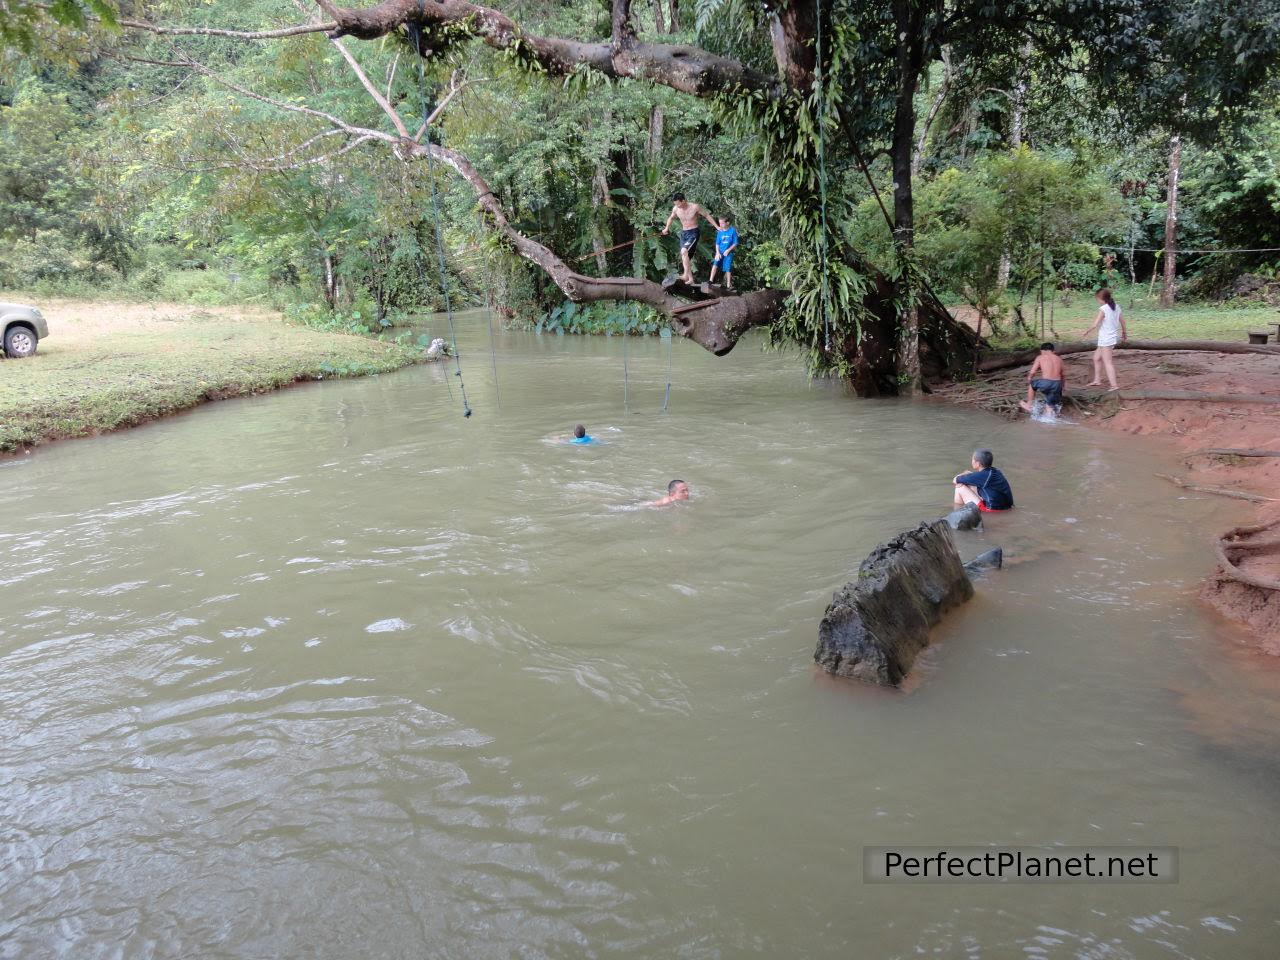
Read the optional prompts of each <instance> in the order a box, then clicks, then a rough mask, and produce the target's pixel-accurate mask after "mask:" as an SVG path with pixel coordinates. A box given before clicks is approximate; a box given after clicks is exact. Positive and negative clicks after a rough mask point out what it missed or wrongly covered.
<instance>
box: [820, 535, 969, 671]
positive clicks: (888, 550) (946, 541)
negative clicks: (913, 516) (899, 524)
mask: <svg viewBox="0 0 1280 960" xmlns="http://www.w3.org/2000/svg"><path fill="white" fill-rule="evenodd" d="M972 596H973V584H972V583H970V582H969V577H968V575H967V574H966V573H965V569H964V567H963V565H962V564H961V563H960V555H959V554H958V553H956V547H955V544H954V543H953V542H952V539H951V531H950V530H949V529H948V528H947V523H946V521H945V520H931V521H928V522H926V523H922V524H920V526H918V527H916V528H915V529H914V530H908V531H906V532H905V533H900V534H898V536H896V537H894V538H893V539H892V540H890V541H889V542H888V543H883V544H881V545H880V546H878V547H876V548H875V549H874V550H872V551H871V553H870V555H869V556H868V557H867V559H865V560H863V561H862V564H861V565H860V566H859V567H858V577H857V579H856V580H854V581H853V582H851V583H847V584H845V586H843V587H842V588H841V589H840V590H839V591H837V592H836V594H835V596H834V597H833V598H832V600H831V605H830V606H829V607H827V612H826V615H825V616H824V617H823V618H822V624H821V625H820V626H819V627H818V646H817V649H816V650H815V651H814V653H813V659H814V660H815V661H816V662H817V664H818V665H819V666H820V667H822V669H823V670H825V671H827V672H828V673H832V674H835V675H836V676H840V677H852V678H854V679H856V680H864V681H866V682H868V683H875V684H881V685H883V686H897V685H898V684H900V683H901V682H902V680H903V678H904V677H905V676H906V675H907V672H908V671H909V670H910V669H911V666H912V664H913V663H915V659H916V657H917V656H918V655H919V654H920V651H921V650H923V649H924V648H925V647H926V646H928V644H929V630H930V628H931V627H933V626H934V625H935V624H937V623H938V621H939V620H941V619H942V615H943V614H944V613H946V612H947V611H948V610H951V609H952V608H953V607H958V606H959V605H960V604H962V603H964V602H965V601H967V600H968V599H969V598H970V597H972Z"/></svg>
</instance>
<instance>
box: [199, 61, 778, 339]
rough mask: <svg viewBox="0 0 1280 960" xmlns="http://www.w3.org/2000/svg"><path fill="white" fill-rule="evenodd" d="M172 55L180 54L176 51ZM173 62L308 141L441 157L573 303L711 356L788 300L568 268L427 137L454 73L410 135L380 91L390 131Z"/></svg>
mask: <svg viewBox="0 0 1280 960" xmlns="http://www.w3.org/2000/svg"><path fill="white" fill-rule="evenodd" d="M333 43H334V45H335V46H336V47H338V49H339V50H340V51H341V52H342V54H343V59H344V60H346V62H347V64H348V66H350V67H351V69H352V71H353V72H354V73H355V74H356V76H357V78H358V79H359V80H360V82H361V85H362V86H364V88H365V89H366V91H368V92H369V93H370V94H371V95H372V94H373V93H374V92H376V87H374V86H373V84H372V83H371V82H370V81H369V78H368V75H367V74H366V73H365V72H364V70H363V69H362V68H361V67H360V65H359V63H358V62H357V61H356V60H355V58H353V57H351V55H350V53H349V52H348V51H346V50H345V49H343V48H342V45H341V41H340V40H338V39H336V38H335V39H334V40H333ZM178 56H180V57H182V55H181V54H179V55H178ZM175 65H181V66H183V67H185V68H187V69H190V70H192V71H195V72H197V73H200V74H203V75H204V76H207V77H208V78H209V79H210V80H212V81H213V82H214V83H217V84H219V85H220V86H223V87H226V88H227V89H228V90H232V91H234V92H235V93H238V94H240V95H242V96H245V97H249V98H250V99H253V100H256V101H258V102H260V103H264V104H267V105H269V106H272V107H275V108H277V109H280V110H284V111H288V112H290V113H295V114H300V115H302V116H306V117H310V118H312V119H318V120H323V121H324V122H326V123H328V124H329V125H330V126H331V128H332V129H331V130H329V131H326V132H325V133H324V134H320V135H317V136H313V137H311V138H310V139H309V140H308V141H306V143H311V142H314V141H316V140H318V139H319V138H320V137H321V136H328V135H331V134H333V135H336V134H342V135H344V136H346V137H348V138H349V140H348V144H347V145H346V146H344V147H343V151H345V150H347V149H349V148H350V147H351V146H354V145H355V144H357V143H365V142H369V141H374V142H380V143H382V144H384V145H385V146H387V147H389V148H390V149H391V150H392V151H393V152H394V153H395V155H396V156H397V157H398V158H399V159H401V160H405V161H409V160H421V159H426V158H427V157H428V155H430V157H431V159H432V160H435V161H436V162H438V163H442V164H444V165H445V166H447V167H449V168H450V169H452V170H454V171H455V172H456V173H458V174H459V175H460V176H461V177H462V179H463V180H465V181H466V183H467V185H468V186H470V187H471V189H472V191H473V192H474V193H475V196H476V204H477V206H478V207H479V208H480V210H481V211H483V214H484V216H485V219H486V221H487V222H488V224H489V225H490V227H491V228H492V229H494V230H495V231H496V232H497V233H498V234H499V235H501V236H502V237H503V239H504V240H506V241H507V242H508V243H509V244H510V245H511V247H512V248H513V249H514V250H515V252H516V253H518V254H519V255H520V256H521V257H523V258H524V259H526V260H528V261H529V262H531V263H533V264H535V265H536V266H538V267H539V268H540V269H542V270H543V271H544V272H545V273H546V274H547V276H548V277H550V278H551V280H552V282H554V283H555V285H556V286H557V287H559V288H560V290H561V291H562V292H563V293H564V295H565V296H566V297H567V298H569V299H570V300H572V301H574V302H575V303H592V302H598V301H605V300H610V301H612V300H622V301H633V302H636V303H643V304H645V305H647V306H650V307H652V308H654V309H655V310H657V311H658V312H660V313H661V314H663V315H664V316H666V317H667V319H668V321H669V323H670V326H671V328H672V330H674V331H675V332H676V333H678V334H679V335H680V336H683V337H687V338H688V339H690V340H692V341H694V342H695V343H697V344H698V345H699V346H701V347H703V348H704V349H706V350H709V351H710V352H712V353H714V354H716V355H717V356H723V355H724V354H726V353H728V352H729V351H730V350H732V349H733V347H734V346H735V344H736V343H737V342H738V339H739V338H740V337H741V336H742V334H744V333H745V332H746V331H748V330H750V329H751V328H753V327H757V326H760V325H762V324H766V323H769V322H770V321H772V320H773V319H775V318H776V317H777V315H778V313H779V312H780V311H781V310H782V307H783V305H784V303H785V301H786V293H785V291H782V290H773V289H766V290H758V291H755V292H752V293H748V294H745V295H743V296H738V297H726V298H723V299H714V300H708V301H704V302H700V303H692V304H691V303H689V302H687V301H685V300H681V299H680V298H678V297H675V296H673V295H672V294H671V293H669V292H667V291H666V290H664V289H663V287H662V286H661V285H659V284H657V283H654V282H652V281H650V280H644V279H640V278H635V277H589V276H586V275H584V274H581V273H578V272H577V271H575V270H573V269H572V268H571V267H570V266H569V265H568V264H567V263H565V261H564V260H563V259H561V258H560V257H559V256H558V255H557V254H556V253H554V252H553V251H552V250H551V249H550V248H549V247H547V246H545V245H544V244H541V243H539V242H538V241H536V240H534V239H532V238H530V237H528V236H526V235H525V234H523V233H521V232H520V231H519V230H517V229H516V228H515V227H514V226H513V225H512V224H511V221H510V219H509V218H508V216H507V212H506V210H505V209H504V208H503V206H502V203H501V202H500V201H499V200H498V198H497V196H496V195H495V194H494V192H493V190H492V189H491V188H490V186H489V184H488V182H487V181H486V180H485V178H484V177H483V175H482V174H481V173H480V171H479V170H477V169H476V167H475V165H474V164H472V163H471V161H470V160H469V159H467V157H465V156H464V155H463V154H462V153H460V152H459V151H457V150H453V149H450V148H448V147H445V146H441V145H439V144H436V143H432V142H430V140H429V138H425V134H426V131H427V124H431V123H434V122H436V121H437V120H438V119H439V118H440V116H441V114H442V113H443V111H444V107H445V106H447V104H448V103H449V101H451V100H452V99H453V98H454V96H456V95H457V93H458V92H459V91H460V90H461V89H462V87H463V86H464V85H465V84H466V82H467V81H465V80H460V79H459V78H458V77H456V76H455V78H454V81H453V83H452V84H451V86H450V90H449V92H448V93H447V94H446V95H445V97H444V98H442V100H441V103H440V104H439V105H438V106H437V107H436V109H435V110H434V111H433V112H432V114H431V115H430V116H429V117H427V118H426V120H427V123H426V124H424V125H423V127H422V128H421V129H420V130H419V131H418V133H417V135H416V136H413V137H411V136H409V134H408V131H407V129H406V127H405V125H404V121H403V119H402V118H401V117H400V116H399V114H397V113H396V111H395V109H394V108H393V107H392V106H391V104H390V103H389V102H388V101H387V100H386V98H385V97H383V96H382V95H381V93H380V92H379V93H378V95H377V96H375V97H374V98H373V99H374V100H375V102H377V103H378V105H379V107H380V108H381V109H382V110H383V112H384V113H385V114H387V116H388V118H389V119H390V120H391V122H392V125H393V127H395V130H396V132H395V133H394V134H393V133H388V132H386V131H384V130H374V129H371V128H369V127H362V126H358V125H356V124H352V123H349V122H347V121H346V120H343V119H342V118H341V117H338V116H335V115H334V114H332V113H327V112H324V111H321V110H315V109H313V108H311V107H307V106H303V105H301V104H295V103H288V102H286V101H282V100H276V99H274V98H272V97H268V96H265V95H264V94H261V93H258V92H257V91H254V90H251V89H249V88H247V87H244V86H241V85H240V84H238V83H235V82H233V81H231V80H228V79H227V78H225V77H222V76H220V75H219V74H218V73H216V72H215V71H213V70H210V69H209V68H208V67H205V66H203V65H202V64H199V63H197V62H195V61H194V60H192V59H190V58H189V57H182V58H181V59H180V60H177V61H175ZM298 149H299V148H295V150H294V151H290V152H289V153H290V155H292V154H293V153H294V152H296V151H297V150H298ZM335 155H336V153H335V154H330V155H327V156H325V157H319V158H314V159H311V160H295V161H293V162H291V163H290V164H289V165H288V166H289V167H297V166H302V165H306V164H308V163H314V162H324V161H325V160H327V159H328V157H329V156H335ZM250 166H252V165H250Z"/></svg>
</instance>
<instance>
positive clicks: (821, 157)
mask: <svg viewBox="0 0 1280 960" xmlns="http://www.w3.org/2000/svg"><path fill="white" fill-rule="evenodd" d="M813 9H814V14H815V16H816V17H817V20H818V29H817V44H816V46H817V50H816V54H817V63H816V64H815V65H814V87H815V97H814V105H815V107H816V114H817V117H816V119H817V124H818V210H819V211H820V216H821V224H822V239H821V242H820V244H819V245H818V264H819V269H820V270H821V271H822V332H823V349H824V350H825V351H826V352H827V353H830V352H831V314H830V310H829V306H828V304H829V301H830V296H831V294H830V291H829V289H828V281H827V163H826V157H825V150H824V143H825V141H826V132H825V130H824V127H825V123H824V120H825V108H824V106H823V104H824V101H825V97H824V84H825V83H826V73H825V71H824V70H823V68H822V0H814V2H813Z"/></svg>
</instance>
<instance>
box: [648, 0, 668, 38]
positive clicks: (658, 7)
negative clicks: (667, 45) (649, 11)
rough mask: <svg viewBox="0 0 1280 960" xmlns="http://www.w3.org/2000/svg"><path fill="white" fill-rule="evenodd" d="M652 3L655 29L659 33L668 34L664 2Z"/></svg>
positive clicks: (653, 1)
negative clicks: (663, 8) (663, 7)
mask: <svg viewBox="0 0 1280 960" xmlns="http://www.w3.org/2000/svg"><path fill="white" fill-rule="evenodd" d="M650 2H651V4H652V6H653V29H654V30H655V31H656V32H658V33H666V32H667V25H666V23H665V22H664V20H665V19H666V18H665V17H664V15H663V10H662V0H650Z"/></svg>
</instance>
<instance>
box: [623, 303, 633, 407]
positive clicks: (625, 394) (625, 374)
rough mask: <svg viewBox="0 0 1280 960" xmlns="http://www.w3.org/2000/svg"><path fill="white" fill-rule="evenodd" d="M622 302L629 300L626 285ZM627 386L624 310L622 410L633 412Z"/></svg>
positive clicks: (624, 317)
mask: <svg viewBox="0 0 1280 960" xmlns="http://www.w3.org/2000/svg"><path fill="white" fill-rule="evenodd" d="M622 302H623V304H624V305H625V304H626V302H627V288H626V287H623V288H622ZM624 311H625V306H624ZM633 313H634V308H633ZM627 387H628V376H627V318H626V314H625V312H624V314H623V317H622V412H623V413H630V412H631V409H630V406H629V405H628V403H627Z"/></svg>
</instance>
